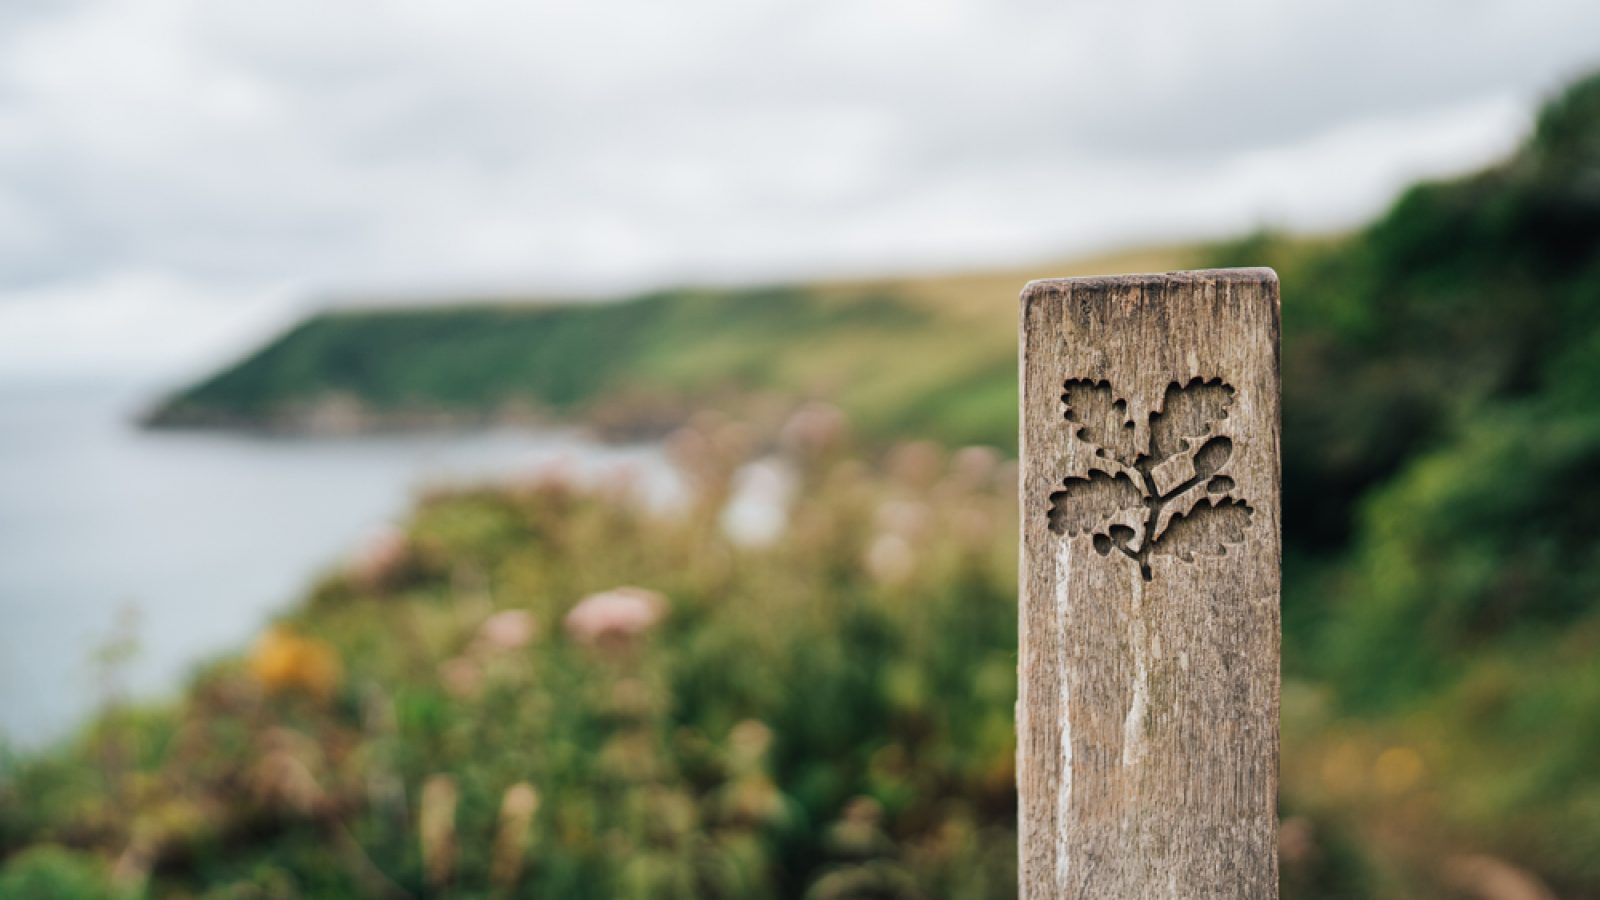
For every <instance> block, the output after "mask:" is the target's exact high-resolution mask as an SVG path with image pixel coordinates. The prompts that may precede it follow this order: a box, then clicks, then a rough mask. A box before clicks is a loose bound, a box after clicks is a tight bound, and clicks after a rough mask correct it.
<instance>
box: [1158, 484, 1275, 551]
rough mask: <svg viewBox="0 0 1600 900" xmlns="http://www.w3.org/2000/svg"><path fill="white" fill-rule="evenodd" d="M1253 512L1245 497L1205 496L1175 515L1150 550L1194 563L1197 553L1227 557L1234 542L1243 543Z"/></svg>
mask: <svg viewBox="0 0 1600 900" xmlns="http://www.w3.org/2000/svg"><path fill="white" fill-rule="evenodd" d="M1252 512H1254V510H1252V509H1251V508H1250V507H1249V505H1247V504H1246V503H1245V502H1244V501H1243V500H1234V499H1231V498H1226V497H1224V498H1220V499H1213V498H1206V499H1204V500H1201V501H1200V502H1198V503H1196V504H1195V505H1194V507H1193V508H1192V509H1190V510H1188V511H1187V512H1185V513H1183V514H1182V515H1180V516H1178V517H1176V518H1174V519H1173V520H1172V524H1171V525H1168V526H1167V530H1166V531H1164V532H1162V534H1161V537H1160V538H1159V539H1157V540H1156V541H1155V542H1154V543H1153V545H1152V547H1151V552H1153V553H1155V554H1156V555H1160V556H1175V557H1177V558H1178V559H1181V560H1183V561H1184V562H1194V560H1195V557H1197V556H1225V555H1227V552H1228V547H1229V546H1230V545H1232V544H1240V543H1243V542H1244V533H1245V529H1246V528H1249V527H1250V514H1251V513H1252Z"/></svg>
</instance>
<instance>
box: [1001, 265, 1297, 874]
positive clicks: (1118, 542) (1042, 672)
mask: <svg viewBox="0 0 1600 900" xmlns="http://www.w3.org/2000/svg"><path fill="white" fill-rule="evenodd" d="M1278 322H1279V316H1278V280H1277V275H1276V274H1275V273H1274V272H1272V271H1271V270H1270V269H1222V270H1212V271H1199V272H1170V273H1165V274H1152V275H1123V276H1116V277H1110V278H1064V279H1051V280H1045V281H1035V282H1032V283H1030V284H1029V285H1028V286H1027V287H1026V288H1025V289H1024V291H1023V294H1022V315H1021V360H1020V363H1021V379H1022V392H1021V403H1022V410H1021V413H1022V415H1021V447H1022V471H1023V477H1022V484H1021V486H1020V489H1021V522H1022V536H1023V542H1022V543H1023V559H1022V573H1021V576H1022V577H1021V582H1022V598H1021V606H1020V616H1021V667H1020V672H1019V682H1020V683H1019V702H1018V721H1017V729H1018V748H1017V754H1018V787H1019V791H1020V794H1021V811H1020V819H1021V821H1020V834H1019V842H1020V848H1019V850H1020V854H1021V860H1020V861H1021V881H1022V893H1023V896H1024V897H1034V898H1042V897H1051V898H1056V897H1065V898H1096V900H1100V898H1112V900H1115V898H1148V897H1183V898H1189V897H1251V898H1259V897H1268V898H1270V897H1276V896H1277V817H1276V794H1277V759H1278V653H1279V620H1278V592H1279V555H1280V550H1279V546H1280V545H1279V511H1278V503H1279V501H1278V496H1279V462H1278V460H1279V449H1278V420H1279V396H1278V340H1279V337H1278Z"/></svg>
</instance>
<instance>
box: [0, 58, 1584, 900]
mask: <svg viewBox="0 0 1600 900" xmlns="http://www.w3.org/2000/svg"><path fill="white" fill-rule="evenodd" d="M1190 261H1193V262H1198V263H1204V264H1213V265H1223V264H1251V265H1261V264H1269V265H1273V266H1275V267H1276V268H1277V269H1278V270H1279V272H1280V275H1281V278H1282V283H1283V291H1284V317H1285V322H1284V326H1285V328H1284V341H1285V346H1284V354H1283V363H1284V393H1285V397H1284V411H1285V418H1284V444H1283V446H1284V453H1285V473H1284V474H1285V504H1286V506H1285V514H1286V515H1285V523H1286V534H1285V537H1286V539H1287V540H1286V545H1287V546H1286V559H1285V594H1284V628H1285V635H1284V637H1285V643H1284V674H1285V686H1284V687H1285V689H1284V703H1283V729H1284V760H1283V794H1282V805H1283V811H1284V816H1285V828H1284V837H1283V841H1282V855H1283V872H1284V895H1285V896H1286V897H1301V898H1344V897H1380V898H1414V897H1415V898H1437V900H1445V898H1459V897H1488V896H1500V897H1510V896H1526V897H1539V896H1548V895H1550V894H1554V895H1556V896H1561V897H1573V898H1585V897H1600V853H1597V852H1596V848H1597V847H1600V766H1596V764H1595V761H1596V760H1600V712H1597V710H1600V603H1597V598H1600V518H1597V517H1596V516H1595V514H1594V510H1596V509H1600V391H1597V388H1600V78H1592V79H1589V80H1587V81H1584V82H1581V83H1579V84H1577V85H1575V86H1574V87H1573V88H1572V89H1571V90H1569V91H1568V92H1567V93H1566V94H1564V95H1563V96H1561V97H1559V98H1557V99H1556V100H1554V101H1553V102H1552V103H1550V104H1549V106H1548V107H1547V108H1546V109H1545V110H1544V112H1543V114H1542V115H1541V117H1540V118H1539V121H1538V124H1537V128H1536V131H1535V133H1534V134H1533V135H1532V136H1531V137H1530V139H1529V140H1528V142H1527V144H1526V146H1524V147H1523V148H1522V149H1521V150H1519V151H1518V152H1517V153H1516V154H1515V155H1514V156H1513V157H1512V158H1511V159H1509V160H1507V161H1506V162H1505V163H1504V164H1502V165H1499V166H1496V167H1494V168H1493V169H1490V170H1488V171H1485V172H1482V173H1479V174H1477V175H1474V176H1472V177H1468V178H1463V179H1457V180H1453V181H1448V182H1440V183H1434V184H1425V185H1419V186H1417V187H1416V188H1414V189H1412V190H1410V191H1408V192H1407V193H1406V194H1405V195H1404V196H1403V197H1402V198H1401V199H1400V200H1399V201H1398V202H1397V203H1396V204H1395V205H1394V207H1393V208H1392V209H1391V210H1390V211H1389V212H1388V213H1387V214H1385V215H1384V216H1383V217H1382V218H1381V219H1380V220H1379V221H1377V222H1375V223H1374V224H1372V225H1371V226H1370V227H1367V228H1364V229H1362V230H1360V231H1359V232H1356V233H1354V234H1351V235H1348V236H1345V237H1341V238H1337V239H1328V240H1323V241H1304V240H1287V239H1283V238H1279V237H1276V236H1273V235H1256V236H1252V237H1249V238H1246V239H1243V240H1240V241H1238V242H1236V243H1233V244H1228V245H1224V246H1219V247H1213V248H1210V249H1208V250H1206V251H1204V252H1203V253H1201V254H1199V258H1198V259H1193V258H1191V259H1184V260H1177V262H1179V263H1185V262H1190ZM1094 266H1095V268H1098V269H1102V270H1114V269H1138V268H1152V267H1159V266H1160V264H1159V263H1155V262H1152V261H1149V260H1127V261H1123V262H1122V263H1120V264H1119V263H1117V262H1114V261H1103V262H1098V263H1095V264H1094ZM1033 274H1045V273H1033ZM1049 274H1059V273H1055V272H1052V273H1049ZM1026 277H1028V276H1023V275H1020V274H1001V275H996V276H993V277H992V278H989V277H985V278H974V279H971V280H959V279H944V280H928V281H902V282H893V283H889V282H880V283H872V284H857V285H831V286H825V287H816V288H788V289H774V290H771V291H757V292H727V293H710V292H698V293H688V292H686V293H680V294H671V295H662V296H660V297H654V298H645V299H641V300H637V301H634V302H632V303H629V304H623V305H617V306H609V307H586V308H582V309H573V310H531V309H476V310H450V311H417V312H408V313H395V314H346V315H339V316H329V317H324V318H322V319H318V320H316V321H314V322H311V323H308V324H307V325H306V326H303V327H302V328H301V329H299V330H297V331H296V332H294V333H291V334H290V335H288V336H286V337H285V338H284V339H283V340H281V341H279V342H277V343H276V344H274V345H273V346H272V347H269V348H268V349H266V350H264V351H263V352H262V353H261V354H258V355H257V356H255V357H253V358H252V359H250V360H247V361H246V362H244V363H242V364H241V365H240V366H238V367H236V368H235V369H233V370H231V371H229V372H227V373H224V374H222V375H220V376H218V377H217V378H216V379H213V380H212V381H210V382H208V383H206V384H205V385H202V386H200V387H198V388H196V389H194V390H193V391H190V392H187V393H186V394H185V395H183V396H182V397H180V398H179V399H177V400H176V401H174V403H173V404H171V405H170V406H169V407H168V408H167V411H166V412H165V413H164V414H163V415H164V418H165V419H166V420H168V421H188V422H238V423H242V424H252V425H261V424H269V423H273V422H282V423H284V424H293V423H295V422H297V421H299V420H300V418H301V417H302V416H303V415H304V410H306V409H309V408H311V407H313V406H316V405H317V404H319V403H322V402H324V401H323V400H322V399H319V398H326V397H327V396H335V397H343V398H344V399H343V400H340V401H339V402H340V403H344V404H346V407H345V408H346V409H347V410H359V411H360V414H361V415H371V416H373V417H374V421H376V420H385V421H397V420H395V419H387V418H386V417H388V416H391V415H393V416H405V415H435V414H437V413H439V411H441V410H443V411H447V412H450V413H451V414H457V413H461V412H463V411H464V412H465V413H466V414H470V415H476V416H489V415H497V414H502V407H506V406H510V407H515V408H524V409H525V408H528V407H530V406H535V405H536V406H537V407H540V408H542V409H543V410H544V411H546V412H555V413H560V414H570V415H575V416H581V417H599V418H601V419H602V420H607V417H610V419H609V421H613V422H646V421H649V422H654V423H656V424H665V423H668V422H671V421H676V420H680V419H681V418H683V417H684V416H685V415H687V414H688V413H689V412H690V411H691V410H693V409H696V408H700V407H705V406H718V407H722V408H723V409H724V410H725V411H726V412H725V413H724V414H723V415H721V416H713V417H710V418H707V417H704V416H702V417H698V418H696V419H695V424H694V425H693V426H692V427H691V428H690V429H689V430H687V431H684V432H680V433H679V434H678V436H677V438H675V440H674V441H673V442H672V443H673V447H674V452H675V453H677V454H678V455H679V457H680V459H681V460H682V461H683V463H684V464H685V466H686V470H687V471H689V472H690V473H691V474H692V477H693V480H694V483H695V484H696V485H697V486H698V495H697V496H698V498H699V499H698V500H697V502H696V503H695V505H694V507H693V508H692V509H690V510H688V511H686V512H684V513H682V514H681V515H677V516H674V517H665V518H663V517H659V516H655V515H652V514H648V513H645V512H643V511H640V510H638V509H636V508H633V507H631V506H629V505H628V504H627V503H625V502H623V501H622V500H619V499H618V498H616V497H613V496H610V495H608V494H605V493H604V492H602V493H600V494H596V495H584V494H580V493H575V492H573V491H572V490H570V489H567V488H563V487H560V486H558V485H551V484H533V485H521V486H515V487H509V488H502V489H484V490H479V491H469V492H464V493H460V494H452V495H440V496H436V497H433V498H430V499H429V500H428V501H426V502H425V503H424V504H423V505H422V506H421V508H420V509H419V510H418V512H417V514H416V517H415V519H414V520H413V522H412V524H411V526H410V527H409V529H408V531H407V533H406V534H405V536H404V537H403V538H401V539H398V540H397V541H396V542H394V543H393V544H391V545H389V546H385V547H382V548H379V551H377V552H374V553H373V554H369V555H368V557H367V558H365V559H364V560H362V561H361V562H360V563H359V564H358V565H356V566H354V567H353V568H352V569H351V570H350V571H348V572H346V573H343V574H340V575H337V576H335V577H332V578H330V579H329V580H328V581H327V582H326V583H324V584H323V585H321V586H320V587H319V588H318V589H317V590H316V591H315V592H314V593H313V594H312V595H311V596H310V597H309V598H308V600H307V602H306V603H305V604H304V605H303V606H302V608H301V609H299V610H298V611H297V612H296V613H294V614H293V615H292V616H290V617H288V618H287V619H286V620H285V621H284V622H282V623H280V624H279V626H278V627H277V628H276V629H275V630H274V631H272V632H271V633H269V634H268V635H267V636H266V637H265V638H264V639H263V641H262V643H261V644H260V645H259V646H258V647H257V648H256V649H255V650H254V651H253V652H252V653H251V654H250V655H249V656H248V657H245V658H242V659H237V660H230V661H225V662H223V663H220V664H218V665H217V666H215V667H213V668H212V669H210V670H208V671H207V672H205V673H203V674H202V675H201V676H200V677H199V678H198V679H197V681H196V683H195V685H194V687H193V688H192V689H191V691H190V692H189V694H188V695H187V696H186V698H185V699H184V701H183V703H182V704H181V705H180V706H179V707H177V708H175V709H167V710H156V711H126V710H125V711H120V712H115V713H112V714H108V715H107V716H105V717H104V718H102V719H101V720H100V721H98V722H96V723H95V724H94V726H93V727H91V728H90V729H89V730H88V731H87V732H86V733H85V734H84V735H83V736H82V737H81V739H80V740H79V741H77V742H75V743H74V744H72V745H71V746H68V747H64V748H62V749H61V750H59V751H58V752H56V753H54V754H50V755H47V756H44V757H41V758H37V759H6V760H5V761H4V762H3V763H0V857H3V858H4V860H5V861H4V864H3V868H0V896H11V895H19V896H26V895H29V893H30V892H32V893H34V894H38V895H45V896H51V895H54V896H69V897H96V896H115V895H118V892H121V893H122V895H129V896H131V895H137V894H139V893H141V892H154V893H159V894H163V895H168V894H170V895H178V896H262V895H266V896H294V895H297V894H298V895H306V896H319V895H320V896H327V895H339V894H351V893H367V894H378V895H383V894H395V895H398V892H400V891H404V892H407V893H410V894H413V895H429V894H432V895H442V894H445V893H450V894H451V895H452V896H492V895H496V894H499V895H504V894H510V893H519V892H520V893H521V894H523V895H528V896H578V895H582V894H583V893H584V892H585V891H587V893H588V894H589V895H592V896H631V897H678V896H682V897H702V896H704V897H733V896H757V897H760V896H773V897H812V898H849V897H908V898H909V897H924V896H927V897H991V896H992V897H1001V896H1014V890H1015V883H1014V878H1015V872H1014V868H1013V866H1014V861H1013V857H1012V854H1013V852H1014V833H1013V831H1012V822H1013V816H1014V813H1015V809H1014V805H1013V804H1014V799H1013V794H1012V789H1011V783H1010V779H1011V777H1012V772H1011V769H1010V765H1011V762H1010V760H1011V752H1012V746H1011V740H1012V739H1011V718H1010V717H1011V703H1012V702H1013V700H1014V690H1015V682H1014V677H1015V676H1014V668H1013V667H1014V653H1015V639H1016V636H1015V618H1014V617H1015V608H1014V605H1013V604H1014V599H1013V598H1014V596H1015V587H1016V584H1015V574H1016V573H1015V567H1014V559H1015V549H1016V547H1015V534H1014V529H1013V527H1012V525H1011V523H1012V522H1014V521H1015V519H1014V514H1015V507H1014V498H1012V497H1011V496H1010V494H1011V490H1012V485H1013V483H1014V481H1013V479H1014V469H1013V468H1012V465H1011V464H1010V463H1007V462H1005V461H1003V460H1002V459H1000V458H999V457H997V456H996V455H995V454H993V453H992V452H985V451H982V450H974V449H968V450H965V451H961V452H954V453H953V452H951V451H950V449H948V448H946V449H941V448H940V446H938V444H928V443H907V442H906V439H908V438H925V437H933V438H935V439H937V441H938V442H939V443H940V444H946V445H950V446H952V447H953V445H955V444H957V443H962V442H968V441H979V442H986V443H990V444H994V445H997V446H1000V447H1002V448H1009V446H1010V443H1011V441H1012V440H1013V425H1014V421H1013V419H1012V417H1013V416H1014V399H1015V397H1014V391H1015V385H1014V377H1015V376H1014V364H1013V360H1014V353H1015V343H1014V341H1015V333H1014V321H1015V319H1014V296H1015V293H1016V288H1017V286H1018V285H1019V284H1020V283H1021V282H1022V281H1023V280H1025V278H1026ZM805 398H812V399H820V400H832V401H835V402H836V403H837V404H838V405H839V406H840V407H843V408H844V409H845V410H847V411H848V413H849V419H850V422H851V426H852V427H851V429H849V431H853V432H854V434H856V435H857V436H858V438H859V443H857V444H856V445H855V446H854V447H852V446H851V444H850V441H849V439H848V438H847V437H846V433H847V430H846V429H844V428H843V426H842V424H841V419H840V417H839V416H837V415H835V413H833V412H830V411H829V408H828V407H825V406H812V407H808V408H807V409H805V410H804V411H802V412H801V413H800V414H798V415H797V416H794V417H789V418H787V421H786V422H784V421H783V420H784V419H785V418H786V415H787V413H788V411H789V410H790V409H792V408H793V405H794V403H795V402H796V401H798V400H800V399H805ZM352 415H356V414H355V413H352ZM653 417H654V418H653ZM357 418H359V416H357ZM757 448H763V449H762V450H760V451H758V449H757ZM764 448H777V449H776V451H775V452H777V453H779V454H780V455H782V456H783V457H784V458H786V459H787V460H789V462H790V464H791V465H792V466H793V468H794V471H795V472H796V473H798V474H797V477H798V478H800V479H801V483H800V485H799V487H798V488H797V491H796V497H797V500H796V503H795V505H794V507H793V508H792V510H791V512H790V517H789V521H788V525H787V529H786V531H784V533H783V534H782V535H781V537H780V538H779V539H778V540H777V541H776V542H774V543H772V544H770V545H768V546H758V547H751V546H745V545H742V544H739V543H737V542H734V541H731V540H729V539H728V538H727V537H726V536H725V535H724V534H723V533H722V531H721V530H720V529H719V527H718V524H717V523H718V516H719V510H720V509H721V506H722V503H723V501H724V500H725V499H726V497H727V496H728V492H729V490H730V489H731V487H730V485H731V479H732V478H733V473H734V472H735V471H736V469H737V466H738V464H739V463H740V462H741V461H743V460H745V459H747V458H749V456H750V455H751V454H753V453H755V452H765V449H764ZM618 585H638V586H642V587H643V588H646V589H649V591H654V592H659V594H655V593H648V592H646V593H637V592H624V594H623V595H621V596H622V597H623V599H620V600H619V599H617V598H616V596H613V597H612V599H610V600H608V601H606V603H609V604H610V606H609V607H606V608H609V609H610V615H612V617H613V627H612V628H611V630H610V631H606V630H605V629H601V630H600V631H596V630H595V628H594V627H591V626H592V622H593V620H594V619H593V616H592V615H591V614H593V613H594V612H595V609H596V608H597V607H595V606H593V605H591V604H589V602H588V601H587V600H585V598H586V597H592V594H593V592H596V591H606V590H608V589H610V588H614V587H617V586H618ZM627 598H632V599H631V600H630V599H627ZM630 604H631V605H630ZM601 606H602V607H604V606H605V604H601ZM586 610H587V612H586ZM619 610H620V612H619ZM628 610H631V612H628ZM624 612H626V613H627V614H626V615H624V614H623V613H624ZM507 614H510V617H509V618H507ZM602 618H603V616H602ZM586 622H589V623H591V624H590V625H586V624H585V623H586ZM629 623H631V624H629ZM1486 885H1487V886H1489V887H1488V888H1485V886H1486ZM1541 885H1542V887H1541ZM1486 889H1488V890H1495V891H1499V893H1498V894H1486V893H1484V890H1486ZM1544 891H1548V893H1543V892H1544ZM252 892H254V893H252Z"/></svg>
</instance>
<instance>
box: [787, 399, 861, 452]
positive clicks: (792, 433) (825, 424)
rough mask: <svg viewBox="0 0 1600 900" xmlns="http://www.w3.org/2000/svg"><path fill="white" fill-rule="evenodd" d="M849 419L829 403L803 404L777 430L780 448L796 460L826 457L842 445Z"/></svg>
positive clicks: (846, 435) (847, 431) (847, 433)
mask: <svg viewBox="0 0 1600 900" xmlns="http://www.w3.org/2000/svg"><path fill="white" fill-rule="evenodd" d="M849 431H850V422H849V420H848V419H846V418H845V414H844V413H843V412H841V411H840V409H839V407H837V406H834V405H832V404H830V403H807V404H806V405H805V406H802V407H800V408H799V409H798V410H795V412H794V414H793V415H791V416H790V417H789V419H788V421H786V422H784V423H783V428H782V430H781V431H779V433H778V443H779V445H780V446H781V447H783V449H784V451H785V452H786V453H788V454H790V455H792V456H795V457H798V458H800V459H805V460H810V459H816V458H818V457H822V456H826V455H827V454H828V453H830V452H832V451H834V450H838V449H839V448H840V447H842V446H843V445H844V442H845V439H846V438H847V437H848V436H849Z"/></svg>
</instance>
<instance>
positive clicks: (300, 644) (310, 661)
mask: <svg viewBox="0 0 1600 900" xmlns="http://www.w3.org/2000/svg"><path fill="white" fill-rule="evenodd" d="M250 672H251V674H252V675H254V676H255V678H256V680H257V681H259V682H261V684H262V685H264V686H265V687H266V688H267V690H268V691H271V692H273V693H282V692H286V691H290V690H301V691H304V692H306V693H308V694H310V695H312V696H313V697H316V698H317V699H319V700H327V699H328V698H329V697H331V696H333V692H334V689H335V688H337V687H338V685H339V680H340V677H341V675H342V666H341V665H340V662H339V654H338V652H337V651H335V650H334V649H333V648H332V647H331V646H329V645H328V644H326V643H325V642H323V641H319V640H317V639H315V638H309V637H305V636H303V635H300V634H297V633H295V632H294V631H293V630H291V629H290V628H288V627H287V626H284V625H274V626H273V627H272V628H270V629H268V630H267V633H266V634H264V635H262V636H261V639H260V640H259V641H257V642H256V646H255V649H254V650H253V651H252V652H251V654H250Z"/></svg>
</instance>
